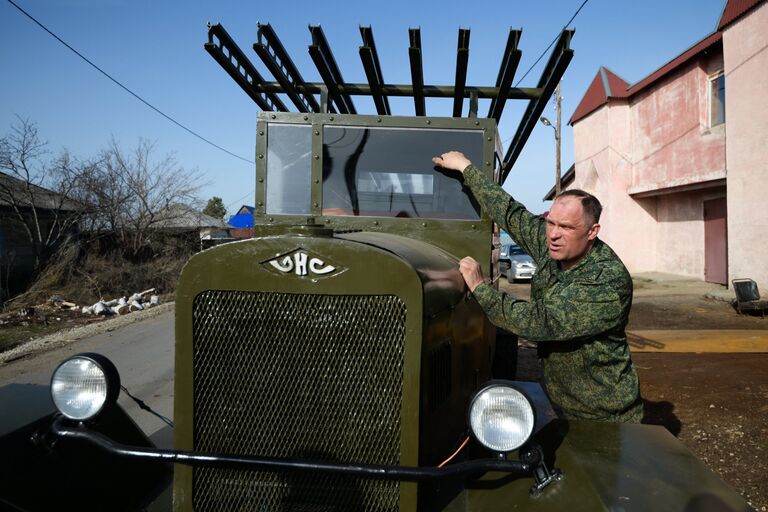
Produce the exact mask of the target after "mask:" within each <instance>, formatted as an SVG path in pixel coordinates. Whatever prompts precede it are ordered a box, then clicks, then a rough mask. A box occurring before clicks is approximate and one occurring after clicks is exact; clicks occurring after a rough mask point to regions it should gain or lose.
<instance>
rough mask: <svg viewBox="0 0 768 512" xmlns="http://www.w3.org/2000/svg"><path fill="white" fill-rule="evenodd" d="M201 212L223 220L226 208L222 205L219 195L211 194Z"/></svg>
mask: <svg viewBox="0 0 768 512" xmlns="http://www.w3.org/2000/svg"><path fill="white" fill-rule="evenodd" d="M203 213H204V214H206V215H208V216H210V217H213V218H214V219H221V220H224V216H225V215H226V214H227V209H226V208H225V207H224V201H222V200H221V198H220V197H219V196H213V197H212V198H210V199H209V200H208V204H206V205H205V209H204V210H203Z"/></svg>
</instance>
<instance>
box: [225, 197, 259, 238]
mask: <svg viewBox="0 0 768 512" xmlns="http://www.w3.org/2000/svg"><path fill="white" fill-rule="evenodd" d="M254 209H255V208H254V207H253V206H248V205H245V204H244V205H243V206H241V207H240V209H239V210H237V213H236V214H234V215H233V216H232V217H230V218H229V220H228V221H227V224H228V225H229V227H230V230H229V232H230V233H231V234H232V237H233V238H251V237H252V236H253V211H254Z"/></svg>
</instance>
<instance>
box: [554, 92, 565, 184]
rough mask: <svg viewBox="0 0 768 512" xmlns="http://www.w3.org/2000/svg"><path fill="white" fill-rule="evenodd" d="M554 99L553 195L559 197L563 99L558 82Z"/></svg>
mask: <svg viewBox="0 0 768 512" xmlns="http://www.w3.org/2000/svg"><path fill="white" fill-rule="evenodd" d="M555 98H556V102H557V124H556V125H555V194H557V195H560V134H561V133H562V132H561V131H560V129H561V126H562V125H561V118H560V101H561V100H562V99H563V97H562V96H560V82H557V87H556V88H555Z"/></svg>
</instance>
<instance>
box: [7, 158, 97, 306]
mask: <svg viewBox="0 0 768 512" xmlns="http://www.w3.org/2000/svg"><path fill="white" fill-rule="evenodd" d="M82 210H83V207H82V205H80V204H78V203H76V202H74V201H70V200H68V199H67V198H65V197H62V196H61V195H60V194H57V193H56V192H53V191H51V190H48V189H46V188H43V187H39V186H37V185H33V184H31V183H28V182H27V181H24V180H21V179H18V178H16V177H14V176H10V175H8V174H5V173H2V172H0V303H2V302H3V301H4V300H5V299H7V298H9V297H12V296H14V295H16V294H18V293H20V292H22V291H24V290H25V289H26V288H27V286H29V283H30V281H31V279H32V278H33V276H34V271H35V263H36V258H37V252H36V251H35V244H33V243H32V241H31V240H30V235H29V233H28V232H27V229H26V228H25V224H26V226H27V227H29V228H30V229H32V231H33V234H32V238H33V239H34V238H36V236H37V231H38V230H36V229H34V228H35V227H39V235H40V237H42V238H44V239H47V238H48V235H49V233H51V234H52V237H51V240H55V239H56V238H57V237H58V236H57V235H59V234H69V235H72V236H76V235H77V232H78V226H77V223H76V219H75V218H74V217H73V216H76V215H77V214H78V213H79V212H80V211H82ZM19 213H21V215H22V216H23V217H24V218H25V219H26V220H25V221H24V222H22V221H21V220H20V219H19ZM34 218H36V219H37V220H36V221H35V220H33V219H34ZM62 229H63V231H62ZM58 238H63V237H58ZM38 245H39V244H38Z"/></svg>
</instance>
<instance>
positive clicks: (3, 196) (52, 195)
mask: <svg viewBox="0 0 768 512" xmlns="http://www.w3.org/2000/svg"><path fill="white" fill-rule="evenodd" d="M27 187H29V189H27ZM14 203H16V204H17V205H18V206H20V207H26V208H29V207H33V206H34V207H35V208H42V209H45V210H60V211H78V210H83V209H84V207H83V205H81V204H80V203H78V202H77V201H73V200H71V199H67V198H66V197H63V196H62V195H61V194H59V193H57V192H54V191H53V190H49V189H47V188H43V187H40V186H38V185H35V184H33V183H27V182H26V181H24V180H22V179H20V178H17V177H15V176H11V175H10V174H6V173H4V172H0V206H11V205H12V204H14Z"/></svg>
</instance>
